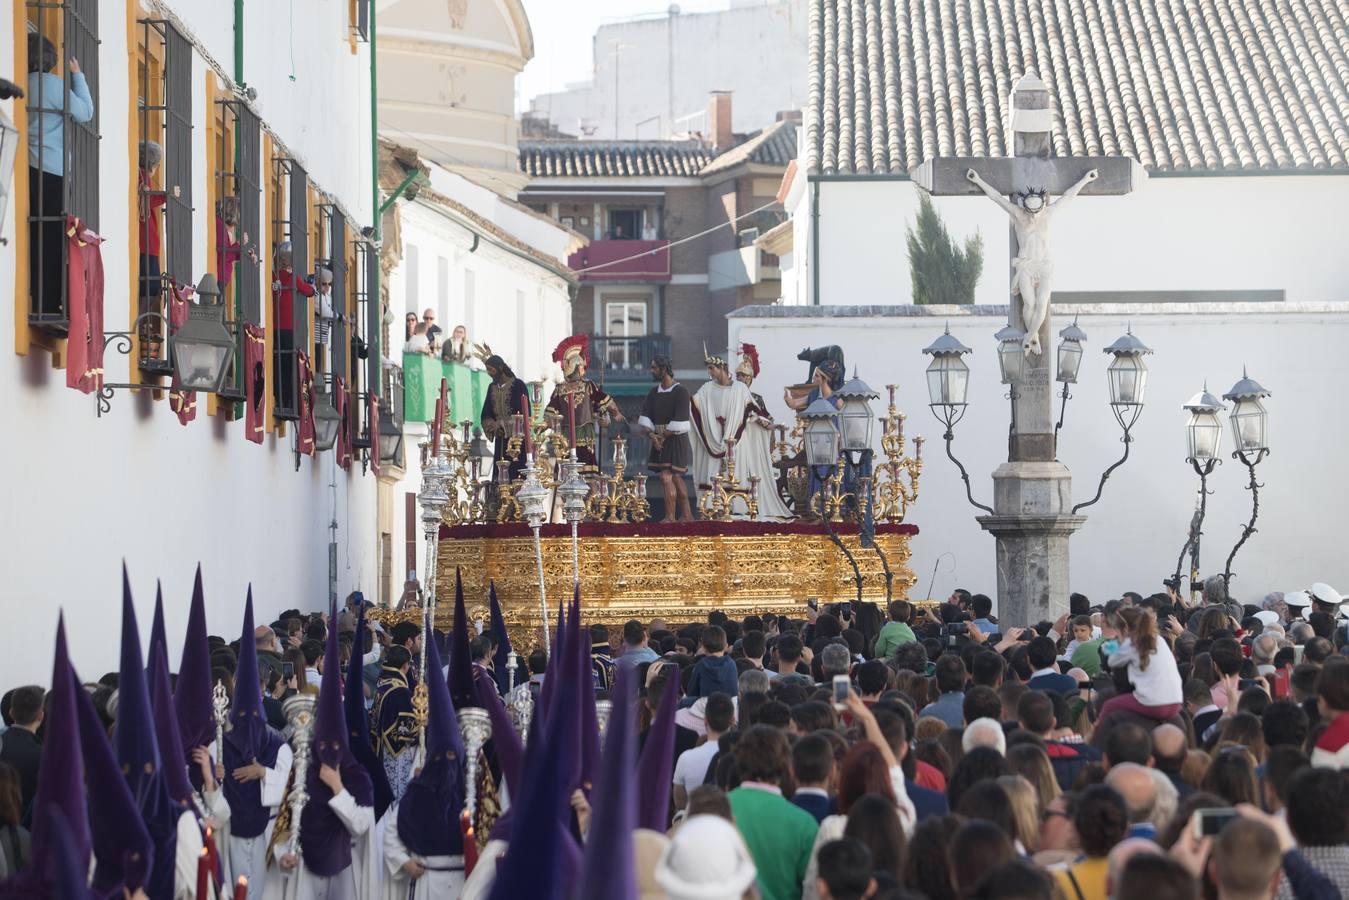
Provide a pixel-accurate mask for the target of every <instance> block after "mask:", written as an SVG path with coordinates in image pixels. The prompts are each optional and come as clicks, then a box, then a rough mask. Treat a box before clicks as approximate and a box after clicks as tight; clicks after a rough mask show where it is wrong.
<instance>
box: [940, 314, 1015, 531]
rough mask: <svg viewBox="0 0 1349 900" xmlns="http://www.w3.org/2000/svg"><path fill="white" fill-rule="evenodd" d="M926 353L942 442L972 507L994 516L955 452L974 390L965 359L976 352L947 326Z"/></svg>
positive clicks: (991, 508)
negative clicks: (942, 429) (977, 494)
mask: <svg viewBox="0 0 1349 900" xmlns="http://www.w3.org/2000/svg"><path fill="white" fill-rule="evenodd" d="M999 333H1001V332H999ZM923 352H924V353H925V354H927V355H928V356H931V357H932V362H930V363H928V366H927V396H928V405H927V406H928V409H930V410H932V414H933V415H934V416H936V417H937V421H939V422H941V423H942V424H943V425H945V426H946V433H945V434H943V435H942V440H944V441H946V456H947V458H948V459H950V460H951V462H953V463H955V464H956V468H957V469H959V470H960V478H961V480H962V481H964V482H965V496H966V498H968V499H969V501H970V505H971V506H974V507H976V508H978V509H982V510H983V511H984V512H986V513H988V514H989V515H993V507H991V506H985V505H984V504H982V503H980V502H979V501H977V500H975V499H974V492H973V491H972V490H971V489H970V473H969V472H967V471H965V466H964V464H963V463H961V461H960V460H958V459H956V456H955V454H954V453H953V452H951V442H952V441H954V440H955V438H956V435H955V427H956V423H957V422H959V421H960V420H961V419H962V418H964V417H965V409H966V406H967V404H966V397H967V396H968V394H969V388H970V367H969V366H967V365H965V360H963V359H962V358H961V357H963V356H964V355H965V354H967V353H971V352H973V351H971V350H970V348H969V347H966V346H965V345H964V344H962V343H960V341H959V340H957V339H956V338H954V337H952V336H951V326H950V325H947V326H946V331H945V332H944V333H943V334H942V335H941V337H939V338H937V339H936V340H935V341H933V342H932V343H931V344H928V345H927V346H926V347H924V348H923Z"/></svg>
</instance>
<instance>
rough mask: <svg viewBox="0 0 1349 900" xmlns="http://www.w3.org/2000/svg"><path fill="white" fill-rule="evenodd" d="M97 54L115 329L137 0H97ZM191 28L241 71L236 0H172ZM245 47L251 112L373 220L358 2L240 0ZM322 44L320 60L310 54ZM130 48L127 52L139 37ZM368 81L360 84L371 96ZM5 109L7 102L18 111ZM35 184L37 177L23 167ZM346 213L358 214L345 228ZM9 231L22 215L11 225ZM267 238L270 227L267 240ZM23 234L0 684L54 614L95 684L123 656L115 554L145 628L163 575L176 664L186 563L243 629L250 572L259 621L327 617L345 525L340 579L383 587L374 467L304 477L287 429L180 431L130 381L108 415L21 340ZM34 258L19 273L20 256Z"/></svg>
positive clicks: (110, 317)
mask: <svg viewBox="0 0 1349 900" xmlns="http://www.w3.org/2000/svg"><path fill="white" fill-rule="evenodd" d="M99 7H100V8H99V12H100V19H101V22H102V33H101V35H100V38H101V41H102V43H101V46H100V48H99V62H100V65H101V73H102V85H101V96H100V98H99V101H100V102H99V105H100V116H101V132H102V135H103V140H102V142H101V148H100V178H101V190H102V195H101V198H100V207H101V208H100V213H101V222H102V229H103V233H104V236H105V237H106V239H107V242H106V243H105V244H104V254H103V258H104V276H105V286H106V290H105V327H106V328H108V329H117V328H125V327H126V325H125V323H126V322H127V321H128V319H129V307H128V304H129V303H131V302H134V301H133V300H132V299H131V298H129V296H128V293H129V292H128V290H127V285H128V284H129V281H130V273H129V272H128V267H129V265H130V262H129V258H128V257H129V254H128V252H127V247H128V242H129V241H133V240H135V236H134V235H133V234H128V230H127V226H128V222H129V210H128V194H129V190H128V186H129V184H130V183H131V182H130V179H131V178H133V177H134V170H133V168H132V164H131V161H130V159H129V158H128V142H127V140H126V138H125V135H126V134H127V129H128V124H129V123H128V122H127V115H128V108H129V90H130V89H131V85H129V84H128V79H127V60H128V47H127V30H126V27H125V23H126V16H127V7H126V5H125V0H103V2H100V4H99ZM173 9H174V10H176V11H177V12H178V13H179V15H180V18H181V20H182V21H183V24H184V25H185V26H186V29H187V31H188V32H189V34H190V35H192V36H194V37H195V38H196V39H199V40H201V41H202V42H204V44H205V47H206V51H207V52H208V53H209V54H210V55H211V56H213V57H214V58H215V59H216V60H218V61H220V62H221V64H222V65H224V66H225V67H226V68H227V70H232V68H233V66H232V59H233V37H232V28H233V21H232V7H231V5H230V4H227V3H214V2H206V0H181V2H178V3H175V4H173ZM246 10H247V13H248V21H247V29H248V35H249V40H250V41H251V42H252V43H251V45H250V46H249V47H248V48H247V49H246V54H247V58H248V61H249V73H250V74H249V81H250V82H251V83H253V84H254V85H255V86H257V88H258V91H259V98H258V108H259V110H260V112H261V115H262V117H263V119H264V122H265V123H266V124H267V125H268V126H269V127H271V128H273V129H274V130H275V131H276V132H277V133H278V134H279V135H280V137H281V139H282V140H283V141H284V142H285V143H286V145H287V146H288V147H289V148H290V150H291V151H292V152H294V153H295V154H296V155H297V156H298V157H299V158H301V159H302V160H304V161H305V164H306V166H307V167H308V168H309V170H310V173H311V176H312V177H313V179H314V181H315V183H316V186H317V187H319V188H320V189H322V190H324V191H327V192H329V193H332V194H335V195H336V196H338V197H339V198H340V199H341V201H342V203H343V204H344V205H346V206H347V207H348V209H350V210H351V211H352V212H353V213H355V214H356V215H357V216H363V217H364V218H365V219H366V220H368V218H369V208H370V206H369V197H370V171H369V118H368V109H369V107H368V97H369V94H368V85H365V84H364V82H363V78H364V77H365V76H364V75H363V74H362V73H363V72H366V71H368V67H366V66H364V57H363V56H362V55H361V54H363V53H364V50H363V49H362V50H361V51H360V53H358V54H357V55H352V54H351V52H350V50H349V48H348V45H347V43H346V37H345V35H346V31H345V28H346V5H345V4H334V3H331V2H326V0H296V3H295V18H294V28H293V29H292V27H291V22H290V21H289V18H288V17H287V16H286V15H278V13H277V10H276V9H275V8H271V6H270V5H269V4H259V3H251V4H248V5H247V7H246ZM12 28H13V17H12V16H4V17H0V70H3V71H5V72H6V73H9V72H12V71H13V46H14V35H13V33H12ZM292 34H293V36H294V40H295V46H296V50H297V56H296V65H297V70H296V81H295V82H291V81H290V80H289V63H288V52H289V51H288V47H289V43H290V39H291V36H292ZM318 50H322V52H317V51H318ZM133 51H134V48H133ZM206 72H207V62H206V61H205V59H204V58H203V57H202V56H201V55H200V53H198V54H196V55H194V57H193V71H192V75H191V77H192V84H193V102H194V108H193V125H194V135H193V145H194V157H193V166H194V185H193V198H194V204H195V206H196V209H197V214H196V216H195V218H194V228H195V233H194V253H195V257H194V261H195V266H194V271H195V272H198V273H200V272H202V271H204V269H205V267H206V263H207V238H206V227H207V226H206V217H207V214H208V210H207V208H206V183H207V182H206V179H207V177H208V173H207V172H206V163H205V141H206V137H205V136H206V133H207V122H208V119H207V116H208V115H209V111H208V110H207V109H206V103H205V87H204V85H205V80H206ZM363 91H364V92H363ZM6 106H7V108H10V109H12V104H6ZM18 176H19V177H26V176H25V173H22V172H20V173H18ZM353 224H359V222H357V223H353ZM15 228H16V223H15V222H14V213H13V209H12V207H11V209H10V211H9V215H8V217H7V218H6V225H5V234H6V236H8V237H11V238H12V237H13V235H14V232H15ZM259 239H260V240H265V239H266V238H265V235H263V236H259ZM14 251H15V246H14V242H13V241H12V240H11V241H10V243H9V244H7V245H5V246H0V299H2V300H3V305H4V309H5V312H4V313H3V314H0V422H4V423H6V425H7V426H8V428H7V432H8V434H9V437H10V439H9V440H8V441H7V442H6V446H5V449H4V450H3V451H0V461H2V462H3V465H4V468H5V470H6V471H7V473H8V477H6V478H5V479H3V483H2V484H0V508H3V509H4V510H5V511H6V512H7V515H6V516H5V518H4V522H3V524H2V525H0V568H3V570H4V572H5V579H4V582H3V585H2V586H0V608H2V609H3V610H4V614H5V626H6V634H7V635H9V636H10V638H9V640H8V641H7V642H6V644H5V652H4V653H3V654H0V685H4V686H13V685H15V684H20V683H28V682H36V683H43V684H45V683H47V681H48V679H49V677H50V667H51V648H52V639H53V635H54V634H55V626H56V618H57V613H58V611H59V610H62V609H63V610H64V611H65V615H66V627H67V633H68V636H69V639H70V644H71V652H72V656H73V659H74V661H75V663H76V665H77V666H78V667H79V669H80V673H81V675H82V676H83V677H85V678H88V679H92V678H97V677H98V676H99V675H101V674H103V672H105V671H108V670H110V669H115V668H116V666H117V642H116V639H115V637H116V634H117V629H118V627H119V621H120V606H119V603H120V572H119V569H120V566H121V564H122V563H123V561H125V563H126V564H127V566H128V568H129V570H130V573H131V578H132V586H133V588H134V590H135V593H136V600H137V610H138V613H139V614H140V622H141V626H142V631H143V632H145V633H148V631H149V625H150V618H151V613H152V610H153V605H154V588H155V580H156V579H157V578H158V579H161V580H162V583H163V587H164V595H165V601H166V619H167V626H168V631H169V634H170V643H171V644H172V645H173V649H172V651H171V654H170V655H171V661H172V664H173V666H174V667H175V668H176V666H177V663H178V648H179V647H180V645H181V640H182V638H181V635H182V631H183V629H184V628H185V626H186V622H187V605H188V601H189V598H190V595H191V586H192V575H193V571H194V568H195V566H196V564H197V562H198V561H200V562H201V563H202V566H203V572H204V575H205V590H206V600H207V613H208V620H209V625H210V629H211V631H212V632H213V633H218V634H221V635H223V636H227V637H228V638H230V639H233V638H234V637H236V636H237V635H238V633H239V628H240V624H241V616H242V606H243V599H244V595H245V591H246V589H247V586H248V584H249V583H250V582H251V583H252V585H253V595H254V600H255V603H256V605H257V616H258V620H259V622H266V621H270V620H271V618H272V617H273V616H275V614H276V613H278V612H279V611H281V610H282V609H285V608H287V607H292V606H295V607H300V608H302V609H320V608H323V607H324V606H325V604H326V602H327V595H328V550H327V548H328V541H329V534H330V532H329V531H328V525H329V523H330V521H332V520H333V519H334V518H336V520H337V522H338V532H337V543H338V578H337V591H338V594H339V596H344V595H345V594H346V592H347V591H349V590H352V589H355V588H363V589H364V590H366V591H367V592H370V593H374V592H375V591H376V581H377V575H378V572H377V564H378V557H377V537H376V528H375V492H376V489H375V479H374V478H373V477H372V476H369V475H366V476H364V477H362V475H361V470H360V466H359V464H357V465H356V466H355V468H354V469H353V470H352V472H351V473H349V474H348V473H343V472H341V471H340V470H338V471H337V475H336V479H335V482H336V484H335V487H334V486H332V482H333V480H334V478H333V469H334V466H333V461H332V454H331V453H328V454H321V455H319V456H318V457H316V458H314V459H310V458H309V457H303V458H302V460H301V463H300V467H299V470H298V471H296V468H295V463H294V454H293V453H292V452H291V448H290V440H293V435H294V429H291V437H290V438H288V439H277V438H276V437H275V436H272V435H268V436H267V437H266V438H265V441H264V443H263V444H262V445H261V446H259V445H256V444H253V443H250V442H248V441H246V440H245V439H244V433H243V423H242V422H241V421H238V422H226V421H225V420H223V419H221V418H215V419H212V418H210V417H208V416H207V415H206V408H205V407H206V398H205V397H203V396H199V397H198V404H199V405H198V414H197V419H196V420H195V421H193V422H191V423H190V424H189V425H188V426H186V427H184V426H182V425H180V424H179V423H178V420H177V418H176V417H175V416H174V415H173V414H172V413H171V411H170V410H169V408H168V403H167V400H164V399H161V400H159V401H157V402H156V401H152V400H151V399H150V398H149V396H148V395H145V396H144V397H141V396H136V395H133V394H131V393H129V392H125V391H118V392H117V393H116V395H115V396H114V397H113V399H112V409H111V411H110V412H109V413H107V414H106V415H104V416H103V417H102V418H98V417H97V416H96V405H95V400H94V398H93V397H91V396H87V395H85V394H81V393H79V392H77V391H74V390H71V389H69V388H67V387H66V386H65V372H64V371H63V370H55V369H53V368H52V364H51V357H50V356H49V355H48V354H47V353H46V352H45V351H42V350H38V349H34V351H33V352H32V353H31V354H30V355H29V356H26V357H23V356H19V355H17V354H16V353H14V352H13V347H14V345H15V334H14V329H15V324H14V315H13V313H12V311H13V309H14V305H15V303H16V302H18V303H22V302H24V301H23V300H16V298H15V287H14V280H13V273H14V272H15V267H16V265H17V264H18V261H17V260H16V259H15V252H14ZM22 264H23V265H25V266H26V265H27V261H26V260H24V261H23V263H22ZM127 366H128V358H127V357H126V356H123V355H120V354H117V353H114V352H112V351H111V350H110V351H109V353H108V355H107V357H106V360H105V377H106V380H107V381H109V382H125V381H128V380H129V374H128V368H127Z"/></svg>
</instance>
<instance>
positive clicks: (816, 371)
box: [782, 344, 847, 412]
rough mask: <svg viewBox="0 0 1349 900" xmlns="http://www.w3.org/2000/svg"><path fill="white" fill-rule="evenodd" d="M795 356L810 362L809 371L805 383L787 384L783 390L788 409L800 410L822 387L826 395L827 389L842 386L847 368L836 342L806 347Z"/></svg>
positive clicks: (810, 401) (841, 349)
mask: <svg viewBox="0 0 1349 900" xmlns="http://www.w3.org/2000/svg"><path fill="white" fill-rule="evenodd" d="M796 358H797V359H799V360H801V361H802V362H808V363H810V371H809V372H808V373H807V375H806V383H805V384H797V385H788V386H787V387H786V388H785V389H784V390H783V396H782V399H783V401H784V402H785V403H786V404H787V408H788V409H791V410H793V411H794V412H801V411H803V410H804V409H805V408H806V407H807V406H810V404H812V403H814V402H815V399H816V398H817V397H819V396H820V392H821V390H822V389H823V390H824V391H825V392H826V393H825V394H824V396H825V397H828V396H829V393H828V391H830V390H838V389H839V388H841V387H842V386H843V373H844V372H846V371H847V368H846V367H845V366H844V364H843V348H842V347H840V346H838V345H837V344H830V345H828V346H827V347H815V348H811V347H807V348H806V349H804V350H802V351H801V352H800V353H798V354H796ZM821 371H825V372H827V373H828V375H827V377H826V376H825V375H821V374H820V373H821Z"/></svg>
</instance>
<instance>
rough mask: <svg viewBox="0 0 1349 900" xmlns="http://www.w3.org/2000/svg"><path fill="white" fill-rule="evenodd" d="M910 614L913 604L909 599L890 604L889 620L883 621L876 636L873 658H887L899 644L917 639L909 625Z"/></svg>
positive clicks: (911, 613) (911, 614)
mask: <svg viewBox="0 0 1349 900" xmlns="http://www.w3.org/2000/svg"><path fill="white" fill-rule="evenodd" d="M912 616H913V606H912V605H911V604H910V603H909V601H907V600H896V601H894V602H893V603H891V604H890V621H889V622H886V623H885V627H884V628H882V629H881V633H880V634H878V635H877V636H876V652H875V653H874V654H873V658H874V659H889V658H890V654H892V653H894V652H895V648H896V647H898V646H899V645H900V644H907V643H909V641H916V640H918V637H917V636H916V635H915V634H914V633H913V629H912V628H910V627H909V619H910V617H912Z"/></svg>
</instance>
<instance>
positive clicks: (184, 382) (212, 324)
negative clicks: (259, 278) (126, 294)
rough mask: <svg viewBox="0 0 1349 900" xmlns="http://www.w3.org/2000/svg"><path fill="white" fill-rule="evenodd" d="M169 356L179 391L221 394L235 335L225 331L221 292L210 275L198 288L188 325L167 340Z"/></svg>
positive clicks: (206, 276)
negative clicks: (171, 359)
mask: <svg viewBox="0 0 1349 900" xmlns="http://www.w3.org/2000/svg"><path fill="white" fill-rule="evenodd" d="M169 352H170V354H171V355H172V358H173V369H174V373H175V374H176V375H177V376H178V385H179V387H180V389H182V390H186V391H204V392H206V393H211V394H217V393H219V392H220V389H221V388H222V387H223V386H224V384H225V376H226V375H228V374H229V370H230V360H231V359H233V358H234V335H232V334H230V331H229V329H228V328H226V327H225V306H224V304H223V303H221V302H220V288H219V287H218V286H217V284H216V279H215V276H214V275H212V274H210V273H209V272H208V273H206V274H205V275H203V276H202V277H201V282H200V283H199V284H198V285H197V291H196V299H195V302H192V303H190V304H189V310H188V319H187V321H186V322H184V323H183V324H182V327H180V328H179V329H178V330H177V331H176V332H174V333H173V334H171V335H170V336H169Z"/></svg>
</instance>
